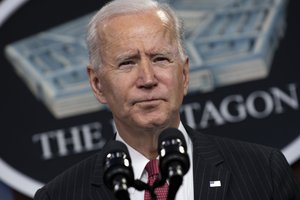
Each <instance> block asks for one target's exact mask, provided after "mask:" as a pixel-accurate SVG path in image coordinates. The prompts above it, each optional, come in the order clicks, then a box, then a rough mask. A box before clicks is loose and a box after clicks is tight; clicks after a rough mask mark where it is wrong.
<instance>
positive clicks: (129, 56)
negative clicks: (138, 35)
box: [116, 50, 140, 62]
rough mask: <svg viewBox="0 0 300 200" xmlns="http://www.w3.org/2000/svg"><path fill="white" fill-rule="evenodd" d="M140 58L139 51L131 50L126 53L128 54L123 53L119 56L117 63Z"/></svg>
mask: <svg viewBox="0 0 300 200" xmlns="http://www.w3.org/2000/svg"><path fill="white" fill-rule="evenodd" d="M138 57H140V52H139V51H136V50H133V51H132V50H129V51H126V52H123V53H121V54H119V55H117V56H116V61H117V62H120V61H124V60H127V59H132V58H138Z"/></svg>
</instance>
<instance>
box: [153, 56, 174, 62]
mask: <svg viewBox="0 0 300 200" xmlns="http://www.w3.org/2000/svg"><path fill="white" fill-rule="evenodd" d="M153 62H154V63H158V62H170V59H169V58H168V57H166V56H155V57H154V58H153Z"/></svg>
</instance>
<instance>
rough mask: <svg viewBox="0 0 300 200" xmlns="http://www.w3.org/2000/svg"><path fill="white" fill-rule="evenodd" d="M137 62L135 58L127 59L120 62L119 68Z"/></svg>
mask: <svg viewBox="0 0 300 200" xmlns="http://www.w3.org/2000/svg"><path fill="white" fill-rule="evenodd" d="M134 64H135V62H134V61H133V60H125V61H123V62H121V63H120V64H119V68H128V67H131V66H133V65H134Z"/></svg>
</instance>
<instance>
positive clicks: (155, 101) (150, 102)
mask: <svg viewBox="0 0 300 200" xmlns="http://www.w3.org/2000/svg"><path fill="white" fill-rule="evenodd" d="M161 101H164V100H163V99H162V98H151V99H140V100H136V101H133V103H132V105H135V104H141V105H155V104H158V103H160V102H161Z"/></svg>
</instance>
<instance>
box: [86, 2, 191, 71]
mask: <svg viewBox="0 0 300 200" xmlns="http://www.w3.org/2000/svg"><path fill="white" fill-rule="evenodd" d="M152 9H154V10H162V11H163V12H164V13H165V14H166V15H167V16H168V17H169V19H170V20H171V22H172V23H171V26H172V27H171V28H173V30H174V31H175V35H176V40H177V43H178V50H179V54H180V57H181V58H182V59H183V58H184V57H185V51H184V47H183V23H182V21H181V20H180V19H179V18H178V17H177V16H176V14H175V13H174V11H173V10H172V9H171V8H170V7H169V6H168V5H167V4H161V3H158V2H157V1H155V0H113V1H111V2H109V3H108V4H106V5H105V6H103V7H102V8H101V9H100V10H99V11H98V12H97V13H96V14H95V15H94V16H93V18H92V19H91V21H90V22H89V24H88V30H87V35H86V43H87V48H88V53H89V60H90V64H91V65H92V66H93V67H94V68H100V67H101V65H102V58H101V51H100V48H101V45H100V43H101V42H100V38H99V35H98V31H97V28H98V25H99V24H101V23H103V22H104V21H105V20H108V19H109V18H111V17H113V16H115V15H119V14H126V13H139V12H143V11H146V10H152Z"/></svg>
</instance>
